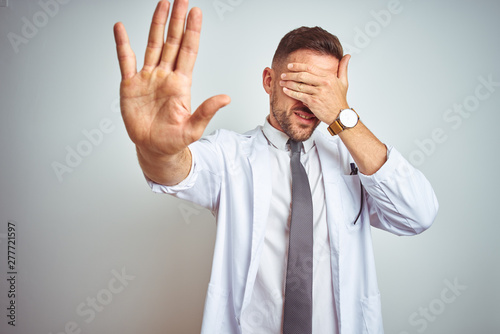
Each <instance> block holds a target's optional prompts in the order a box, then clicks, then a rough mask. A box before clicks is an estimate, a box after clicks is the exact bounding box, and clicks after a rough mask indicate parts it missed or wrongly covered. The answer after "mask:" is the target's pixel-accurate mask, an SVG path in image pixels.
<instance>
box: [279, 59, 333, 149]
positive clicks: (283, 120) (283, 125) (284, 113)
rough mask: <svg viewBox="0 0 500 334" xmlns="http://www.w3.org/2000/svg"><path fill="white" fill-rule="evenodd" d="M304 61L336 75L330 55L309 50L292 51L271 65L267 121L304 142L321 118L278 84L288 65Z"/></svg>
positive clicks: (296, 139) (289, 135)
mask: <svg viewBox="0 0 500 334" xmlns="http://www.w3.org/2000/svg"><path fill="white" fill-rule="evenodd" d="M289 63H305V64H311V65H314V66H316V67H320V68H323V69H326V70H329V71H332V72H333V73H335V74H337V70H338V65H339V61H338V59H337V58H335V57H333V56H330V55H320V54H318V53H316V52H314V51H310V50H297V51H295V52H292V53H291V54H290V55H289V56H288V57H287V59H286V60H285V61H284V62H283V63H282V64H281V65H280V66H278V68H274V69H273V70H274V74H275V75H274V77H273V80H272V82H271V91H270V93H269V94H270V103H271V113H270V117H269V122H270V123H271V125H272V126H273V127H275V128H276V129H278V130H280V131H282V132H284V133H285V134H287V135H288V137H290V138H292V139H293V140H295V141H304V140H307V139H308V138H309V137H311V135H312V133H313V132H314V130H315V129H316V127H317V126H318V125H319V123H320V120H319V119H318V118H316V117H315V116H314V114H313V113H312V111H311V110H310V109H309V108H308V107H307V106H305V105H304V104H303V103H302V102H301V101H299V100H296V99H293V98H291V97H289V96H288V95H286V94H285V93H284V92H283V87H282V86H280V84H279V82H280V80H281V74H282V73H284V72H288V69H287V64H289Z"/></svg>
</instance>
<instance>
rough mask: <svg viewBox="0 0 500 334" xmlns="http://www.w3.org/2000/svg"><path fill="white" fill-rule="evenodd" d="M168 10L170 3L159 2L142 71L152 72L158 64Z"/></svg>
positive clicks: (163, 42) (163, 41)
mask: <svg viewBox="0 0 500 334" xmlns="http://www.w3.org/2000/svg"><path fill="white" fill-rule="evenodd" d="M169 9H170V3H169V2H168V1H160V2H158V5H157V6H156V10H155V13H154V14H153V20H152V21H151V28H150V30H149V38H148V46H147V47H146V55H145V57H144V69H145V70H146V71H152V70H153V68H155V67H156V66H157V65H158V63H159V62H160V57H161V52H162V50H163V45H164V44H165V24H166V23H167V17H168V11H169Z"/></svg>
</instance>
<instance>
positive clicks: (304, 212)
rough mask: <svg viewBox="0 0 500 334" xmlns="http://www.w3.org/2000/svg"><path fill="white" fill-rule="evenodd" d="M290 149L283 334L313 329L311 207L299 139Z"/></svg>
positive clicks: (306, 332) (308, 331) (306, 333)
mask: <svg viewBox="0 0 500 334" xmlns="http://www.w3.org/2000/svg"><path fill="white" fill-rule="evenodd" d="M289 143H290V147H291V150H292V158H291V162H290V165H291V168H292V219H291V222H290V241H289V246H288V268H287V274H286V285H285V306H284V310H283V334H311V332H312V266H313V207H312V196H311V188H310V187H309V180H308V178H307V174H306V171H305V169H304V166H302V163H301V162H300V150H301V147H302V142H296V141H293V140H291V139H290V140H289Z"/></svg>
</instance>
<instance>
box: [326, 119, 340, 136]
mask: <svg viewBox="0 0 500 334" xmlns="http://www.w3.org/2000/svg"><path fill="white" fill-rule="evenodd" d="M343 130H344V128H343V127H342V125H340V122H339V120H338V119H336V120H335V121H334V122H333V123H332V124H330V126H329V127H328V132H330V134H331V135H332V136H335V135H338V134H339V133H341V132H342V131H343Z"/></svg>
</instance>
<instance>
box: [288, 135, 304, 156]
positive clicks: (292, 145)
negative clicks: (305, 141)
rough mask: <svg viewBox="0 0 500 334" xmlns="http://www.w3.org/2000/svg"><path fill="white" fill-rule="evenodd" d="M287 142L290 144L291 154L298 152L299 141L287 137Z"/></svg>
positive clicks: (300, 146) (300, 145)
mask: <svg viewBox="0 0 500 334" xmlns="http://www.w3.org/2000/svg"><path fill="white" fill-rule="evenodd" d="M288 143H289V144H290V149H291V150H292V154H295V153H299V154H300V149H301V148H302V142H301V141H295V140H292V139H289V140H288Z"/></svg>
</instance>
